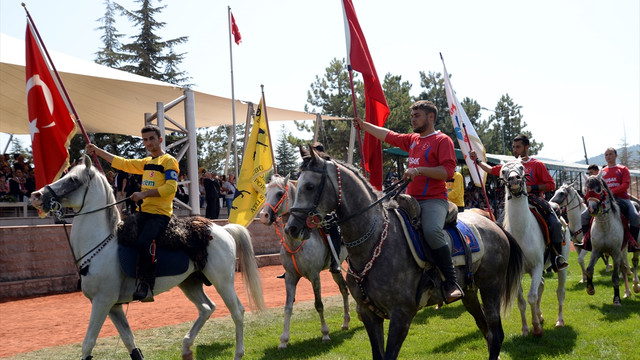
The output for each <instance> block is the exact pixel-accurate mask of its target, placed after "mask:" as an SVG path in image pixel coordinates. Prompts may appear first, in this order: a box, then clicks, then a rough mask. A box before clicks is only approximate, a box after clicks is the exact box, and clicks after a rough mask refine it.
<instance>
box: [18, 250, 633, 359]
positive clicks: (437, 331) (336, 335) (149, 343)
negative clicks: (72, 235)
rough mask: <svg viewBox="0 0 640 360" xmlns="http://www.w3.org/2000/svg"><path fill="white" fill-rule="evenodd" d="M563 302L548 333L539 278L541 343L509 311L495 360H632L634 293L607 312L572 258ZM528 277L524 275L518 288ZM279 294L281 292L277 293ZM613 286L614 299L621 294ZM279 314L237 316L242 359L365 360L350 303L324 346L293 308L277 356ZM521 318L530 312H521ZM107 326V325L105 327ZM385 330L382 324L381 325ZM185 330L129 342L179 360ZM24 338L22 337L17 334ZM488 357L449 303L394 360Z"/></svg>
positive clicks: (606, 302)
mask: <svg viewBox="0 0 640 360" xmlns="http://www.w3.org/2000/svg"><path fill="white" fill-rule="evenodd" d="M570 263H571V266H570V267H569V276H568V280H567V295H566V299H565V303H564V317H565V322H566V326H565V327H564V328H557V329H556V328H555V326H554V325H555V321H556V316H557V309H558V306H557V301H556V294H555V291H556V287H557V279H556V278H555V276H551V275H545V282H546V287H545V293H544V296H543V300H542V311H543V315H544V317H545V320H546V322H545V324H544V331H545V332H544V336H543V337H542V338H533V337H532V336H527V337H523V336H522V335H521V332H520V327H521V325H520V314H519V311H518V308H517V305H516V304H514V306H513V308H512V309H511V310H510V311H509V313H508V314H507V315H506V316H505V317H504V318H503V327H504V331H505V339H504V343H503V346H502V352H501V358H502V359H503V360H505V359H518V360H520V359H532V360H542V359H554V360H562V359H576V360H577V359H580V360H582V359H607V360H615V359H621V360H622V359H624V360H629V359H631V360H633V359H640V294H634V295H632V297H631V298H629V299H623V300H622V306H621V307H615V306H613V305H612V299H613V287H612V285H611V274H610V273H607V272H605V271H604V265H603V263H602V262H599V263H598V264H597V265H596V275H595V279H594V282H595V286H596V294H595V295H594V296H589V295H587V293H586V291H585V286H584V285H583V284H578V281H579V280H580V277H581V275H580V268H579V266H578V265H577V262H576V254H575V253H572V254H571V257H570ZM528 288H529V277H528V275H527V276H525V289H528ZM283 291H284V289H283ZM623 291H624V290H623V287H622V286H621V293H623ZM282 312H283V311H282V308H277V309H269V310H267V311H265V312H263V313H260V314H256V313H247V315H246V317H245V319H246V320H245V325H246V326H245V349H246V355H245V357H244V359H247V360H253V359H258V360H271V359H318V360H320V359H327V360H328V359H331V360H336V359H358V360H360V359H366V358H370V357H371V350H370V346H369V340H368V337H367V334H366V331H365V330H364V326H363V325H362V323H361V322H360V321H359V320H358V319H357V316H356V313H355V304H354V303H353V301H352V303H351V316H352V320H351V326H350V329H349V330H348V331H342V330H340V327H341V325H342V306H341V299H340V297H339V296H332V297H329V298H326V299H325V315H326V317H327V323H328V325H329V329H330V334H329V335H330V336H331V341H330V342H327V343H322V341H321V340H320V338H321V336H320V325H319V324H320V322H319V319H318V316H317V314H316V312H315V310H314V309H313V302H311V301H307V302H303V303H297V304H295V306H294V313H293V317H292V322H291V333H290V334H291V337H290V341H289V346H288V348H287V349H284V350H278V349H277V346H278V344H279V342H280V341H279V337H280V334H281V333H282V318H283V313H282ZM527 319H528V320H529V319H530V312H529V309H527ZM107 321H108V320H107ZM385 324H386V325H388V321H387V322H385ZM190 326H191V323H184V324H180V325H176V326H168V327H163V328H156V329H149V330H144V331H137V332H136V334H135V335H136V341H137V345H138V347H140V348H141V349H142V351H143V353H144V355H145V356H146V359H162V360H164V359H181V356H180V349H181V342H182V337H183V336H184V334H185V333H186V332H187V330H188V328H189V327H190ZM233 334H234V327H233V323H232V321H231V319H230V318H229V317H224V318H215V319H210V320H209V321H208V322H207V324H206V325H205V327H204V328H203V330H202V331H201V333H200V334H199V335H198V337H197V339H196V343H195V345H194V347H193V350H195V358H196V359H201V360H204V359H207V360H209V359H231V358H233V353H234V346H235V342H234V335H233ZM23 335H26V334H23ZM80 346H81V345H80V344H72V345H66V346H58V347H53V348H47V349H41V350H37V351H33V352H30V353H26V354H21V355H18V356H15V357H13V358H11V359H47V360H57V359H79V358H80V354H81V351H80ZM93 356H94V359H96V360H98V359H129V356H128V354H127V353H126V350H125V348H124V346H123V345H122V342H121V341H120V340H119V338H118V337H108V338H100V339H98V344H97V346H96V348H95V349H94V352H93ZM487 356H488V353H487V349H486V346H485V342H484V340H483V338H482V336H481V335H480V332H479V330H478V329H477V328H476V326H475V322H474V321H473V319H472V317H471V315H469V314H468V313H467V312H466V311H465V309H464V307H463V306H462V305H461V304H460V302H457V303H455V304H451V305H447V306H445V307H444V308H443V309H440V310H435V309H434V308H426V309H423V310H421V311H420V312H419V313H418V314H417V316H416V317H415V318H414V321H413V324H412V326H411V329H410V331H409V335H408V336H407V339H406V341H405V342H404V345H403V348H402V350H401V352H400V358H401V359H462V360H465V359H484V358H487Z"/></svg>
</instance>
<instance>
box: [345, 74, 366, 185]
mask: <svg viewBox="0 0 640 360" xmlns="http://www.w3.org/2000/svg"><path fill="white" fill-rule="evenodd" d="M347 69H348V70H349V84H350V85H351V100H352V101H353V115H354V116H355V117H358V107H357V106H356V92H355V91H354V89H353V69H351V65H347ZM351 126H353V124H351ZM356 130H357V131H358V146H359V147H360V166H362V174H364V177H365V178H366V177H367V169H366V168H365V166H364V152H363V150H362V138H361V137H360V129H359V128H356Z"/></svg>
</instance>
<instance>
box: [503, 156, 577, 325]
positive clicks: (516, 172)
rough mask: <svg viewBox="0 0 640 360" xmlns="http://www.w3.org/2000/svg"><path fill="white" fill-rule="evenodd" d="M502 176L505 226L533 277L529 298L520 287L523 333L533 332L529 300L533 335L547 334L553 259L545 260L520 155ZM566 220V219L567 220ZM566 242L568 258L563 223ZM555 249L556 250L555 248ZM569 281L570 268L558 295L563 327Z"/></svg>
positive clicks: (564, 251) (562, 272)
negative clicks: (545, 298)
mask: <svg viewBox="0 0 640 360" xmlns="http://www.w3.org/2000/svg"><path fill="white" fill-rule="evenodd" d="M500 179H501V181H502V182H504V184H505V202H504V222H503V225H504V228H505V229H506V230H507V231H508V232H509V233H511V234H512V235H513V236H514V237H515V238H516V240H517V241H518V245H520V248H521V249H522V252H523V254H524V258H525V264H526V265H525V272H526V273H528V274H529V276H531V287H530V288H529V292H528V294H527V299H526V301H525V298H524V295H523V289H522V286H520V289H519V290H518V308H519V309H520V317H521V320H522V334H523V335H525V336H526V335H528V334H529V326H528V325H527V317H526V311H527V303H529V306H530V307H531V326H532V328H533V329H532V334H533V336H535V337H540V336H542V335H543V333H544V330H543V329H542V323H543V322H544V318H543V316H542V309H541V308H540V303H541V301H542V294H543V292H544V278H543V277H542V275H543V272H544V269H546V268H547V267H549V265H550V262H549V261H545V248H546V243H545V239H544V235H543V233H542V230H541V229H540V225H538V221H537V220H536V218H535V216H534V215H533V214H532V213H531V210H530V209H529V200H528V194H527V184H526V176H525V170H524V166H523V165H522V161H521V159H520V158H517V159H515V160H511V161H509V162H507V163H506V164H504V165H502V169H501V173H500ZM563 221H564V220H562V222H563ZM562 233H563V239H564V240H565V241H564V242H563V246H562V254H561V255H562V256H564V258H565V259H567V258H568V257H569V251H570V248H571V244H570V243H569V241H568V239H569V231H568V229H567V227H566V225H565V224H563V229H562ZM552 251H553V250H552ZM566 280H567V270H566V268H565V269H562V270H560V271H558V288H557V289H556V297H557V298H558V317H557V320H556V327H563V326H564V325H565V323H564V314H563V304H564V298H565V283H566Z"/></svg>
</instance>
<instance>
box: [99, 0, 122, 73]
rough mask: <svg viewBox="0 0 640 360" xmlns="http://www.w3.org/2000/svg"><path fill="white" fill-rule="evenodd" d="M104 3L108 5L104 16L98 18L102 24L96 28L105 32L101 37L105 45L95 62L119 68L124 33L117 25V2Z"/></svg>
mask: <svg viewBox="0 0 640 360" xmlns="http://www.w3.org/2000/svg"><path fill="white" fill-rule="evenodd" d="M104 4H105V7H106V11H105V14H104V17H102V18H100V19H98V20H97V21H98V22H100V23H101V24H102V25H101V26H99V27H98V28H97V29H96V30H101V31H102V32H103V34H102V36H101V37H100V39H101V40H102V43H103V45H104V46H103V47H102V49H100V50H99V51H98V52H96V59H95V62H96V63H98V64H101V65H104V66H108V67H110V68H116V69H117V68H118V67H119V66H120V62H121V61H122V60H123V54H122V53H121V51H122V45H121V44H120V38H121V37H123V36H124V34H120V33H118V31H117V30H116V27H115V24H116V19H115V10H116V9H115V4H114V3H112V2H111V0H105V2H104Z"/></svg>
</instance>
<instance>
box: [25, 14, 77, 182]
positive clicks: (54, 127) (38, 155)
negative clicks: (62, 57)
mask: <svg viewBox="0 0 640 360" xmlns="http://www.w3.org/2000/svg"><path fill="white" fill-rule="evenodd" d="M25 46H26V51H25V53H26V78H27V79H26V80H27V106H28V108H29V130H30V132H31V148H32V150H33V164H34V170H35V175H36V187H37V188H38V189H39V188H41V187H43V186H45V185H47V184H50V183H52V182H54V181H56V180H57V179H58V178H60V175H61V174H62V172H63V171H64V170H65V169H66V168H67V167H68V166H69V150H68V147H69V142H70V141H71V138H72V137H73V135H75V132H76V123H75V121H74V119H73V117H72V115H71V113H70V112H69V108H68V107H67V104H66V102H65V101H64V99H63V97H62V94H61V93H60V90H59V89H58V86H57V84H56V82H55V81H54V79H53V75H52V74H51V70H50V68H49V66H48V65H47V63H46V61H45V59H44V57H43V56H42V51H41V49H40V46H39V45H38V42H37V40H36V38H35V37H34V31H33V29H32V28H31V26H30V24H27V33H26V37H25Z"/></svg>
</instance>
